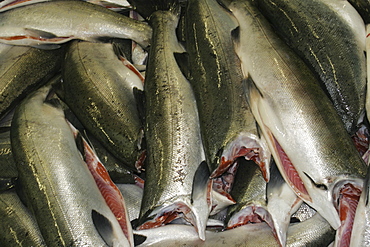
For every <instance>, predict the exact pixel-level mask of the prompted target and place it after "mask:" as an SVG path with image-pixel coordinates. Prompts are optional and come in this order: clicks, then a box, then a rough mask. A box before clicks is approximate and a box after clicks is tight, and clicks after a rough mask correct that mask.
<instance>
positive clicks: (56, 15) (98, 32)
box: [0, 1, 151, 47]
mask: <svg viewBox="0 0 370 247" xmlns="http://www.w3.org/2000/svg"><path fill="white" fill-rule="evenodd" d="M19 16H22V18H19ZM0 23H1V24H0V33H1V37H0V42H2V43H6V44H12V45H29V46H38V45H45V44H61V43H65V42H67V41H69V40H71V39H82V40H87V41H95V42H96V41H98V40H99V39H102V38H107V37H110V38H122V39H132V40H134V41H136V42H137V43H139V44H140V45H142V46H143V47H147V46H148V45H149V43H150V37H151V28H150V27H149V26H148V25H147V24H145V23H143V22H140V21H135V20H133V19H130V18H128V17H126V16H124V15H121V14H119V13H115V12H114V11H111V10H109V9H106V8H104V7H102V6H98V5H95V4H91V3H88V2H84V1H47V2H40V3H35V4H30V5H25V6H22V7H21V8H14V9H11V10H8V11H5V12H3V13H2V14H1V16H0Z"/></svg>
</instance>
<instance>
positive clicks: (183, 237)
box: [134, 214, 335, 247]
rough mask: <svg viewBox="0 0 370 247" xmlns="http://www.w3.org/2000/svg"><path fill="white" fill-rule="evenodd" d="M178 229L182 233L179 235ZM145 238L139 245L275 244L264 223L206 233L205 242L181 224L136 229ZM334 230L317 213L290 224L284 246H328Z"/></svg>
mask: <svg viewBox="0 0 370 247" xmlns="http://www.w3.org/2000/svg"><path fill="white" fill-rule="evenodd" d="M179 232H181V234H179ZM134 233H135V234H138V235H143V236H146V237H147V239H146V240H145V241H144V242H143V243H142V244H140V245H138V247H146V246H151V247H154V246H158V247H159V246H160V247H172V246H191V247H195V246H197V247H202V246H203V247H206V246H207V247H229V246H238V247H255V246H261V247H278V246H279V244H278V242H277V241H276V239H275V238H274V236H273V234H272V232H271V229H270V227H268V226H267V225H266V224H265V223H258V224H250V225H244V226H241V227H237V228H234V229H232V230H227V231H223V232H217V233H215V232H211V231H207V232H206V241H201V240H199V239H198V238H197V235H196V232H195V230H194V228H192V227H190V226H183V225H167V226H164V227H160V228H156V229H149V230H143V231H135V232H134ZM334 235H335V231H334V230H333V229H332V228H331V227H330V225H329V224H328V222H327V221H326V220H325V219H323V218H322V217H321V216H320V215H319V214H316V215H315V216H313V217H312V218H311V219H308V220H306V221H305V222H302V223H295V224H291V225H290V227H289V229H288V235H287V245H286V246H287V247H307V246H309V247H317V246H328V245H329V244H330V243H331V242H332V241H333V240H334Z"/></svg>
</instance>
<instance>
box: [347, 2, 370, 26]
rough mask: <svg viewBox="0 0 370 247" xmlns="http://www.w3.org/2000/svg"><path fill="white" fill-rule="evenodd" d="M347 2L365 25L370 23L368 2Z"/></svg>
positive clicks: (369, 4)
mask: <svg viewBox="0 0 370 247" xmlns="http://www.w3.org/2000/svg"><path fill="white" fill-rule="evenodd" d="M348 2H349V3H350V4H351V5H352V6H353V7H354V8H355V9H356V10H357V11H358V13H359V14H360V15H361V17H362V19H364V22H365V24H369V23H370V1H369V0H348Z"/></svg>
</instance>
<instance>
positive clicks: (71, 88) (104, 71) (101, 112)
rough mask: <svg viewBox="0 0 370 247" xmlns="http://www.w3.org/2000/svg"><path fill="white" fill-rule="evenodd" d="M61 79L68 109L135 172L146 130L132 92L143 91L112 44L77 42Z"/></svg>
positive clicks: (68, 57)
mask: <svg viewBox="0 0 370 247" xmlns="http://www.w3.org/2000/svg"><path fill="white" fill-rule="evenodd" d="M62 75H63V79H64V83H63V87H64V98H63V100H64V101H65V102H66V104H67V105H68V106H69V108H70V109H71V110H72V111H73V112H74V113H75V115H76V117H77V118H78V119H79V120H80V122H81V123H82V124H83V125H84V126H85V128H86V129H87V130H88V131H89V132H90V133H92V134H93V135H94V136H95V137H96V139H97V140H99V141H100V142H101V143H102V144H103V145H104V146H105V147H106V148H107V149H108V150H110V152H111V153H112V154H113V155H114V156H115V157H116V158H118V159H119V160H120V161H121V162H123V163H124V165H125V166H126V168H127V169H129V170H130V171H136V170H137V169H136V167H135V162H136V161H137V160H138V157H139V155H140V153H141V151H140V147H139V144H140V143H141V135H140V133H141V132H142V128H143V126H142V123H141V120H140V118H139V113H138V110H137V102H136V100H135V97H134V93H133V90H134V88H135V87H136V88H137V89H139V90H142V89H143V83H142V81H141V80H140V79H139V78H138V77H137V75H136V74H134V73H133V72H132V71H131V70H129V69H128V68H127V67H126V66H124V65H123V64H122V62H121V61H120V60H119V59H118V57H117V56H116V54H115V53H114V51H113V47H112V45H111V44H101V43H90V42H78V41H75V42H73V43H72V44H71V46H70V47H69V50H68V52H67V55H66V59H65V61H64V64H63V69H62Z"/></svg>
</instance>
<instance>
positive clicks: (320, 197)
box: [301, 173, 363, 230]
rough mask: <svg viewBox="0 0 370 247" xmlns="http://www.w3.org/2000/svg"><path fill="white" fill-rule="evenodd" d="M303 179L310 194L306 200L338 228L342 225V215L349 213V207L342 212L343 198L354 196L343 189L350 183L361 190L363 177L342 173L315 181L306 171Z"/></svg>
mask: <svg viewBox="0 0 370 247" xmlns="http://www.w3.org/2000/svg"><path fill="white" fill-rule="evenodd" d="M301 179H302V181H303V183H304V184H305V188H306V190H307V194H308V196H309V198H308V200H307V199H306V200H305V201H306V203H307V204H308V205H310V206H311V207H312V208H314V209H315V210H316V211H317V212H318V213H319V214H320V215H322V216H323V217H324V218H325V219H326V220H327V221H328V222H329V224H330V225H331V226H332V227H333V228H334V229H335V230H337V229H338V228H339V227H340V226H341V225H342V223H341V217H340V215H341V214H342V215H343V214H347V213H349V212H345V210H347V209H341V211H343V210H344V211H343V212H340V204H341V198H343V197H346V196H347V197H348V196H349V197H352V195H351V194H348V193H347V194H345V192H343V191H344V190H345V189H346V188H348V186H349V185H351V187H353V188H356V189H357V190H359V191H361V190H362V189H361V188H362V184H363V181H362V179H360V178H351V177H350V176H346V175H341V176H336V177H328V178H325V179H322V181H315V180H313V179H312V177H310V176H309V174H307V173H304V175H303V176H301Z"/></svg>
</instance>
